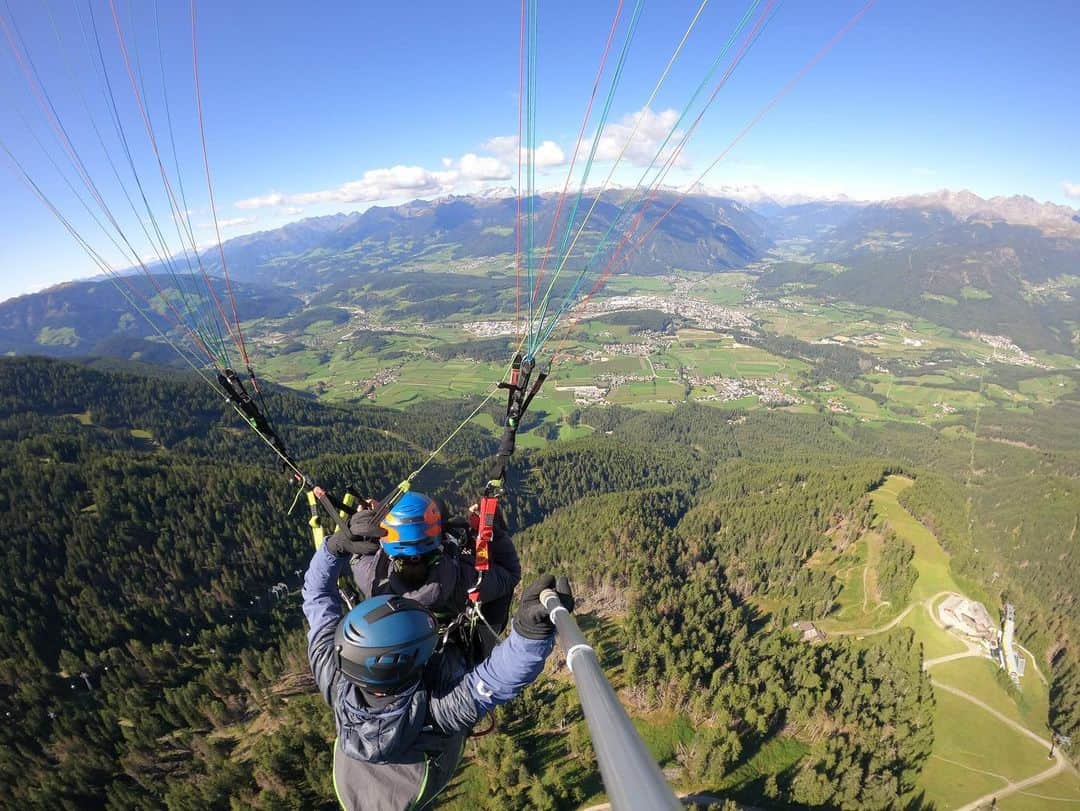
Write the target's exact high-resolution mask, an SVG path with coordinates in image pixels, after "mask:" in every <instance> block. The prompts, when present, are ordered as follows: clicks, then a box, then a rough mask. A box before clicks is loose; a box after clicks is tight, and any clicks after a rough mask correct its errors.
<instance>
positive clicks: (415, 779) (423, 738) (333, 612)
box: [303, 545, 554, 811]
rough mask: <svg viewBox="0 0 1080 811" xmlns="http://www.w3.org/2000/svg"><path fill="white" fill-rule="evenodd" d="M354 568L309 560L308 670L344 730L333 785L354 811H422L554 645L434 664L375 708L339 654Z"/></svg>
mask: <svg viewBox="0 0 1080 811" xmlns="http://www.w3.org/2000/svg"><path fill="white" fill-rule="evenodd" d="M347 564H348V557H346V556H342V557H337V556H335V555H333V554H331V553H330V552H328V551H327V549H326V547H325V545H324V546H323V547H322V548H321V549H319V550H318V551H317V552H316V553H315V555H314V556H313V557H312V559H311V564H310V565H309V566H308V570H307V574H306V575H305V576H304V591H303V596H304V616H305V617H306V618H307V623H308V629H309V630H308V661H309V662H310V664H311V672H312V674H313V675H314V677H315V685H316V687H317V688H318V690H319V693H320V694H321V695H322V697H323V699H324V700H325V701H326V702H327V704H329V705H330V707H331V709H332V710H333V712H334V723H335V725H336V727H337V734H338V739H337V742H336V744H335V747H334V785H335V788H336V789H337V791H338V798H339V800H341V802H342V805H343V806H344V807H345V808H348V809H365V811H384V809H385V811H399V810H400V809H404V808H422V807H424V805H426V804H427V803H428V802H429V801H430V800H431V799H432V798H433V797H434V796H435V795H436V794H437V793H438V792H439V791H441V790H442V788H443V787H445V785H446V784H447V783H448V782H449V781H450V778H451V777H452V776H453V773H454V771H455V770H456V768H457V765H458V762H459V761H460V759H461V752H462V748H463V745H464V739H465V737H466V736H467V735H468V733H469V731H470V730H472V728H473V727H474V726H475V725H476V723H477V722H478V721H479V720H480V719H481V718H483V717H484V716H485V715H486V714H487V713H489V712H491V711H492V710H493V709H495V707H497V706H499V705H500V704H505V703H506V702H507V701H510V700H511V699H513V698H515V697H516V696H517V695H518V694H520V693H521V691H522V690H523V689H524V688H525V687H526V686H527V685H529V684H531V683H532V682H533V681H534V680H535V679H536V677H537V676H539V675H540V671H541V670H542V669H543V666H544V660H545V659H546V658H547V656H548V654H549V653H551V649H552V647H553V645H554V638H553V637H549V638H547V639H541V640H533V639H527V638H525V637H523V636H521V635H520V634H518V633H517V632H516V631H513V630H511V632H510V635H509V636H508V637H507V638H506V639H505V640H503V641H502V642H501V643H499V645H497V646H496V647H495V649H494V650H493V651H492V652H491V654H490V655H489V656H488V657H487V658H486V659H485V660H484V661H483V662H481V663H480V664H479V665H477V666H476V667H474V668H472V669H471V670H467V669H466V668H465V666H464V662H463V660H462V659H461V657H460V656H457V655H455V654H454V652H453V650H452V649H451V650H448V651H446V652H445V653H444V655H441V656H437V657H435V658H433V659H432V661H431V663H429V666H428V670H427V672H426V673H425V675H424V679H423V680H422V682H421V683H420V685H419V686H418V687H417V688H416V689H414V690H412V691H409V692H406V693H404V694H402V695H401V696H399V697H398V699H397V700H396V701H394V702H393V703H391V704H390V705H388V706H386V707H384V708H382V709H373V708H371V707H368V706H367V704H366V702H365V701H364V698H363V695H362V694H361V692H360V690H359V688H357V687H356V686H355V685H354V684H352V683H351V682H350V681H348V680H347V679H346V678H345V677H344V676H343V675H342V674H341V671H340V670H339V668H338V663H337V656H336V652H335V650H334V632H335V631H336V630H337V624H338V622H339V621H340V619H341V618H342V616H343V611H342V606H341V601H340V598H339V597H338V593H337V580H338V577H339V576H340V575H341V574H342V572H343V571H344V569H345V567H346V565H347Z"/></svg>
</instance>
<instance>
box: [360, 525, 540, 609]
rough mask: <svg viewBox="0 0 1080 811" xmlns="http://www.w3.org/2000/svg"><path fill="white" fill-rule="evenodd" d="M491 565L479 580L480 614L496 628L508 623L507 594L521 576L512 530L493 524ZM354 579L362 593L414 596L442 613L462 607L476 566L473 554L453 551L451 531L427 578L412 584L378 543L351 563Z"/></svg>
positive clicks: (508, 606) (369, 595)
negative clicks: (417, 585)
mask: <svg viewBox="0 0 1080 811" xmlns="http://www.w3.org/2000/svg"><path fill="white" fill-rule="evenodd" d="M489 553H490V561H491V568H489V569H488V570H487V571H486V572H484V577H483V579H482V580H481V581H480V603H481V605H482V606H485V608H484V616H485V617H486V618H487V620H488V622H489V623H491V625H493V626H494V627H495V628H496V629H497V630H502V627H503V626H505V624H506V619H507V616H508V615H509V610H510V598H511V596H512V595H513V593H514V589H515V588H516V587H517V584H518V583H519V582H520V581H521V563H520V561H519V560H518V555H517V549H515V548H514V541H513V539H512V538H511V537H510V533H508V532H506V531H505V530H502V529H499V528H498V527H496V530H495V533H494V535H493V536H492V538H491V545H490V547H489ZM351 567H352V573H353V580H355V581H356V587H357V588H358V589H360V592H361V593H362V594H363V595H364V596H365V597H377V596H379V595H381V594H396V595H398V596H400V597H408V598H409V599H410V600H416V601H417V602H418V603H420V604H421V605H422V606H424V607H425V608H429V609H431V610H432V611H433V612H435V614H436V615H438V616H439V617H440V619H445V618H446V617H451V618H452V617H455V616H457V615H458V614H459V613H461V611H463V610H464V608H465V602H466V600H467V599H468V592H469V589H471V588H473V587H474V586H475V585H476V579H477V571H476V569H475V568H473V564H472V560H471V559H469V558H466V557H462V556H460V555H459V554H458V553H457V544H456V541H454V540H453V539H452V538H451V537H450V536H448V537H447V540H446V541H444V543H443V553H442V556H441V557H440V558H439V562H438V565H437V566H435V567H433V568H432V570H431V572H430V574H429V575H428V579H427V582H426V583H424V585H422V586H421V587H420V588H418V589H410V588H409V587H408V586H407V585H406V584H404V583H402V582H401V581H400V579H398V577H397V575H395V574H394V571H393V566H392V565H391V562H390V558H389V556H387V554H386V553H385V552H383V551H382V550H381V549H380V550H379V551H378V552H377V553H376V554H374V555H363V556H360V555H356V556H354V557H353V559H352V563H351Z"/></svg>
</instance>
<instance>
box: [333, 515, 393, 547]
mask: <svg viewBox="0 0 1080 811" xmlns="http://www.w3.org/2000/svg"><path fill="white" fill-rule="evenodd" d="M384 535H386V530H385V529H383V528H382V527H380V526H379V521H378V518H377V516H376V513H375V511H374V510H360V511H359V512H357V513H354V514H353V515H352V516H350V518H349V525H348V527H347V528H346V529H344V530H341V529H339V530H338V531H337V532H335V533H334V534H333V535H331V536H330V537H329V538H327V540H326V548H327V550H328V551H330V552H331V553H332V554H334V555H374V554H375V553H376V552H378V551H379V538H382V537H383V536H384Z"/></svg>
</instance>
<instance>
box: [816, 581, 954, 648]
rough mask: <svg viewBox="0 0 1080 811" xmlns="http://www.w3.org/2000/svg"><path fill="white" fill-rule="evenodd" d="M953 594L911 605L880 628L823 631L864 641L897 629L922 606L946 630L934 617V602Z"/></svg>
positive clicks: (940, 593) (934, 595)
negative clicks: (913, 611) (867, 637)
mask: <svg viewBox="0 0 1080 811" xmlns="http://www.w3.org/2000/svg"><path fill="white" fill-rule="evenodd" d="M952 593H953V592H951V591H939V592H938V593H937V594H932V595H930V596H929V597H927V598H926V599H925V600H923V601H921V602H918V603H910V604H909V605H908V607H907V608H905V609H904V610H903V611H901V612H900V613H899V614H897V615H896V616H895V617H894V618H893V619H891V620H889V621H888V622H886V623H885V624H884V625H882V626H879V627H877V628H854V629H850V630H844V631H830V630H828V629H823V630H825V633H827V634H828V635H829V636H857V637H859V639H862V638H863V637H864V636H874V635H875V634H883V633H885V632H886V631H891V630H892V629H893V628H895V627H896V626H897V625H899V624H900V623H901V622H903V621H904V617H906V616H907V615H908V614H910V613H911V611H912V609H914V608H917V607H918V606H920V605H921V606H923V607H924V608H925V609H926V612H927V613H928V614H929V615H930V619H932V620H933V621H934V624H935V625H937V626H938V627H939V628H942V629H944V627H945V626H944V625H942V624H941V620H939V619H938V618H937V617H936V616H934V602H935V601H936V600H937V599H938V598H939V597H944V596H946V595H947V594H952Z"/></svg>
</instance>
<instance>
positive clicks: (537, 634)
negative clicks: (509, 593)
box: [514, 574, 574, 639]
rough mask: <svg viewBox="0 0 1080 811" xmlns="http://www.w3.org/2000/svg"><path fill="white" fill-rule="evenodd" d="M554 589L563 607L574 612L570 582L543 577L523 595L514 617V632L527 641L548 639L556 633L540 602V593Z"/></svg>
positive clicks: (546, 611) (563, 579) (547, 576)
mask: <svg viewBox="0 0 1080 811" xmlns="http://www.w3.org/2000/svg"><path fill="white" fill-rule="evenodd" d="M545 589H552V590H553V591H554V592H555V593H556V594H558V595H559V601H560V602H561V603H562V604H563V607H564V608H565V609H566V610H567V611H570V612H572V611H573V610H574V595H573V593H572V592H571V591H570V581H569V580H567V579H566V578H565V577H560V578H559V579H558V580H556V579H555V577H554V576H553V575H550V574H545V575H541V576H540V577H539V578H537V579H536V580H535V581H533V583H532V585H531V586H529V587H528V588H527V589H525V591H524V593H522V595H521V605H520V606H518V610H517V613H516V614H515V615H514V630H516V631H517V632H518V633H519V634H521V635H522V636H523V637H525V638H526V639H547V638H548V637H549V636H551V635H552V634H553V633H555V625H554V624H553V623H552V621H551V616H550V615H549V614H548V610H547V609H546V608H544V606H543V605H542V604H541V602H540V592H542V591H544V590H545Z"/></svg>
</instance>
